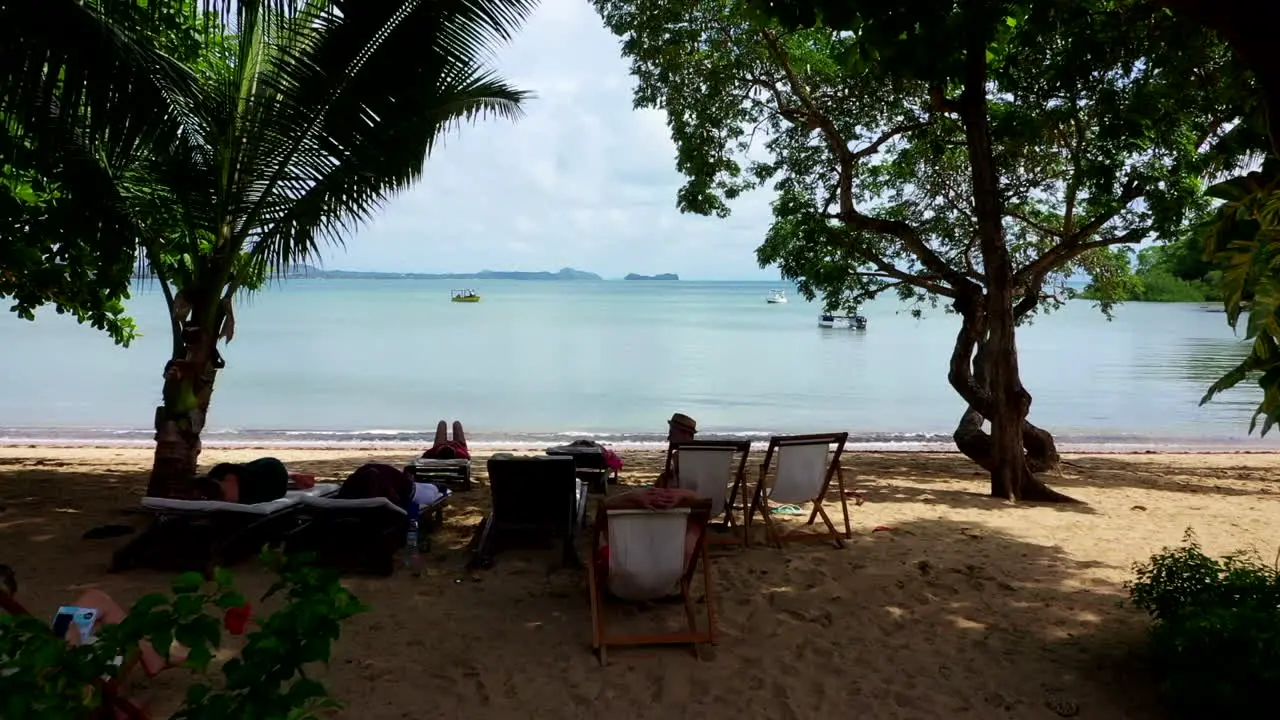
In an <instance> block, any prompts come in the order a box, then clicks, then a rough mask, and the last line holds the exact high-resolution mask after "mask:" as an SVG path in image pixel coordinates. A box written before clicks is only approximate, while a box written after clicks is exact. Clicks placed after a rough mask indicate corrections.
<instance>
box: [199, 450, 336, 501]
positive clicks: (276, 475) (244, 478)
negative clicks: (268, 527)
mask: <svg viewBox="0 0 1280 720" xmlns="http://www.w3.org/2000/svg"><path fill="white" fill-rule="evenodd" d="M291 482H292V483H293V484H295V485H296V486H297V487H298V488H301V489H306V488H309V487H314V486H315V484H316V476H315V475H307V474H304V473H291V472H289V469H288V468H286V467H285V466H284V463H282V462H280V461H279V460H277V459H275V458H273V457H265V458H258V459H257V460H253V461H250V462H247V463H240V464H237V463H219V464H217V465H214V466H213V469H211V470H210V471H209V474H208V475H206V476H205V477H202V478H197V479H196V486H195V487H196V493H197V494H198V495H199V496H200V497H201V498H203V499H205V500H221V501H222V502H231V503H241V504H243V505H256V504H258V503H264V502H271V501H272V500H279V499H280V498H282V497H284V495H285V492H287V491H288V490H289V484H290V483H291Z"/></svg>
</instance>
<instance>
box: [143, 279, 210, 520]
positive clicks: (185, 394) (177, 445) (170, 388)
mask: <svg viewBox="0 0 1280 720" xmlns="http://www.w3.org/2000/svg"><path fill="white" fill-rule="evenodd" d="M212 297H213V298H214V299H213V300H206V301H205V302H203V303H198V304H197V305H196V307H194V308H192V313H191V318H192V321H188V320H186V319H185V318H179V327H180V329H179V330H176V332H179V333H180V336H179V337H178V338H176V339H175V342H174V348H175V351H176V352H175V357H174V358H173V359H171V360H170V361H169V362H168V364H167V365H166V366H165V371H164V392H163V397H164V404H163V405H161V406H160V407H157V408H156V415H155V430H156V435H155V440H156V451H155V458H154V460H153V462H152V466H151V479H150V481H149V482H148V483H147V495H150V496H155V497H181V496H184V495H186V494H188V493H189V492H190V490H191V487H192V482H191V481H192V479H193V478H194V477H195V474H196V465H197V463H198V462H199V459H200V433H201V431H203V430H204V424H205V418H206V417H207V416H208V413H209V402H210V400H212V398H213V384H214V380H215V378H216V377H217V373H218V370H219V369H221V367H222V358H221V356H220V355H219V354H218V349H217V343H218V338H219V333H218V331H217V330H215V328H218V327H219V326H220V325H221V323H222V319H223V316H222V312H221V305H220V303H219V302H218V300H217V298H218V296H217V295H212ZM175 314H176V313H175ZM182 314H184V315H185V313H182ZM196 318H201V319H207V320H209V321H210V322H206V323H200V324H196V323H195V322H194V320H195V319H196Z"/></svg>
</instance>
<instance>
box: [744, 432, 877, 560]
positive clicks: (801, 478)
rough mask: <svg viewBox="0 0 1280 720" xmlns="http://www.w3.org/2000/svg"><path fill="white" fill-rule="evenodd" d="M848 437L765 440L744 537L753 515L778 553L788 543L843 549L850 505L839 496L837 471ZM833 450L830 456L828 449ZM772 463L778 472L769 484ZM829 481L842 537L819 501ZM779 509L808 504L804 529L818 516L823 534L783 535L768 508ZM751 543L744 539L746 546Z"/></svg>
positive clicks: (848, 534)
mask: <svg viewBox="0 0 1280 720" xmlns="http://www.w3.org/2000/svg"><path fill="white" fill-rule="evenodd" d="M848 440H849V433H847V432H842V433H826V434H818V435H775V436H774V437H772V438H770V439H769V449H768V450H767V451H766V452H765V455H764V462H763V463H762V464H761V465H760V478H759V480H758V481H757V482H756V488H755V493H754V494H753V495H752V498H751V509H750V510H749V511H748V513H747V532H748V534H749V533H750V527H751V523H752V522H753V520H754V519H755V515H756V513H757V512H758V513H760V515H761V517H763V518H764V526H765V531H766V533H767V534H768V537H769V540H770V541H772V542H773V543H774V544H776V545H777V546H778V547H779V548H781V547H782V543H783V542H787V541H812V540H818V541H823V542H828V541H830V542H834V543H835V544H836V547H844V540H845V539H848V538H850V537H853V530H852V528H851V527H850V524H849V503H848V501H847V499H846V498H845V494H844V473H842V472H841V470H840V456H841V455H842V454H843V453H844V446H845V443H846V442H848ZM832 445H835V452H834V453H832V452H831V446H832ZM774 458H777V472H776V473H775V476H774V478H773V482H772V483H769V482H768V476H769V469H770V466H771V463H772V462H773V461H774ZM832 479H834V480H835V481H836V483H837V485H838V486H839V491H840V510H841V512H842V513H843V514H844V533H843V534H842V533H840V532H839V531H838V530H836V526H835V524H833V523H832V522H831V518H830V517H829V516H828V515H827V511H826V510H825V509H823V507H822V502H823V500H824V499H825V498H826V496H827V491H828V489H829V488H830V487H831V481H832ZM771 502H773V503H779V504H783V505H799V504H801V503H809V502H811V503H813V510H812V512H810V513H809V520H808V522H806V523H805V524H806V525H812V524H813V522H814V520H815V519H817V518H818V517H819V516H821V517H822V522H823V523H825V524H826V526H827V532H823V533H802V532H791V533H782V532H780V531H779V530H778V526H777V523H776V522H775V521H774V519H773V516H772V514H771V511H772V508H771V507H770V503H771ZM749 542H750V540H748V543H749Z"/></svg>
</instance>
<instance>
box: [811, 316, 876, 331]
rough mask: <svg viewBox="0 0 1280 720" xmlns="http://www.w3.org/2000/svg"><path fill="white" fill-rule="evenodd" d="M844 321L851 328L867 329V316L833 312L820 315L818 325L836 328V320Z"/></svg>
mask: <svg viewBox="0 0 1280 720" xmlns="http://www.w3.org/2000/svg"><path fill="white" fill-rule="evenodd" d="M837 320H841V321H844V322H845V323H846V324H847V325H846V326H847V327H848V328H849V329H850V330H866V329H867V318H866V317H864V316H862V315H834V314H832V313H823V314H821V315H819V316H818V327H820V328H834V327H835V326H836V321H837Z"/></svg>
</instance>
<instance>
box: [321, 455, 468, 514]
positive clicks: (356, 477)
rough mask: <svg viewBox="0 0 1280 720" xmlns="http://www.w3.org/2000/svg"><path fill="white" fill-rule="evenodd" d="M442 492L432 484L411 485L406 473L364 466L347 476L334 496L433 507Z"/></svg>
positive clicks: (378, 465)
mask: <svg viewBox="0 0 1280 720" xmlns="http://www.w3.org/2000/svg"><path fill="white" fill-rule="evenodd" d="M441 495H443V493H441V492H440V488H438V487H436V486H435V485H434V484H432V483H420V482H414V481H413V479H412V478H410V477H409V475H408V474H407V473H405V472H404V471H403V470H401V469H400V468H397V467H393V466H391V465H386V464H384V463H367V464H365V465H361V466H360V467H358V468H356V470H355V472H353V473H351V474H350V475H349V476H347V479H346V480H344V481H343V483H342V487H340V488H338V494H337V495H336V496H335V497H337V498H338V499H339V500H363V499H366V498H380V497H381V498H386V499H388V500H390V501H391V502H393V503H395V504H396V505H399V506H400V507H403V508H407V507H408V506H409V503H417V504H418V505H419V506H420V507H426V506H428V505H432V504H434V503H435V502H436V501H437V500H439V499H440V497H441Z"/></svg>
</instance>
